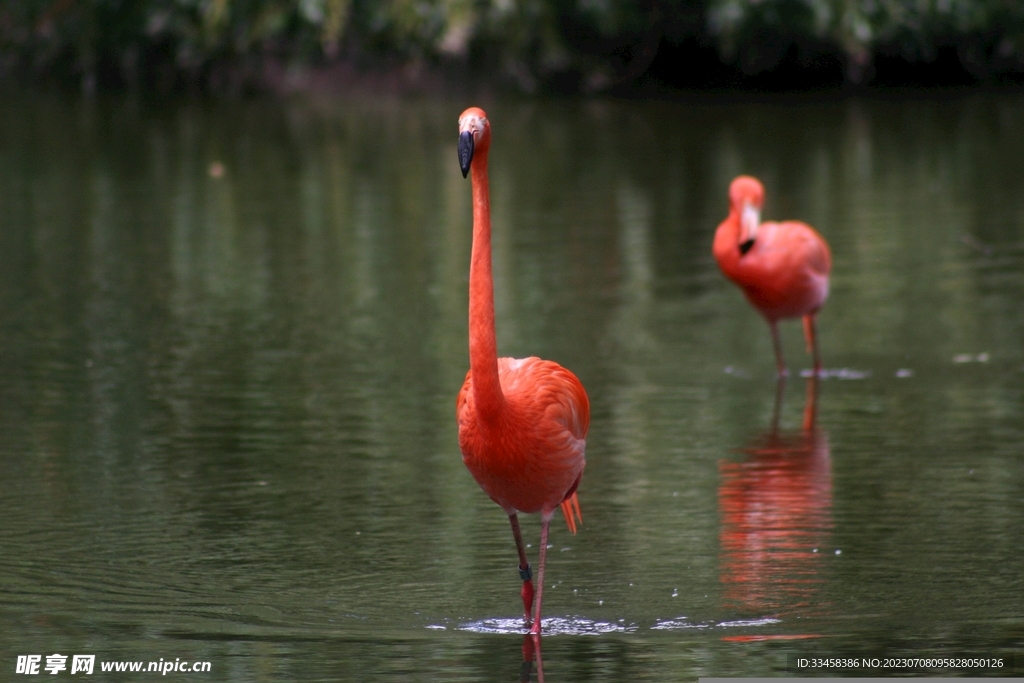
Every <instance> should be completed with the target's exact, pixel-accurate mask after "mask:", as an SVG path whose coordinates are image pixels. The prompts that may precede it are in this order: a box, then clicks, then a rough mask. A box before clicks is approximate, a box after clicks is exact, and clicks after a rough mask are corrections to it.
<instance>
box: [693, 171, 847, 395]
mask: <svg viewBox="0 0 1024 683" xmlns="http://www.w3.org/2000/svg"><path fill="white" fill-rule="evenodd" d="M762 206H764V186H763V185H761V181H759V180H758V179H757V178H754V177H752V176H747V175H741V176H739V177H737V178H736V179H734V180H733V181H732V184H731V185H729V215H728V217H726V219H725V220H724V221H722V223H721V225H719V226H718V230H716V231H715V242H714V246H713V247H712V251H713V252H714V254H715V260H716V261H718V267H719V268H721V269H722V272H723V273H724V274H725V276H726V277H727V278H729V279H730V280H732V281H733V282H735V283H736V284H737V285H739V287H740V289H742V290H743V293H744V294H745V295H746V297H747V301H749V302H750V303H751V304H752V305H753V306H754V308H756V309H757V310H759V311H760V312H761V315H763V316H764V317H765V318H766V319H767V320H768V326H769V327H771V331H772V343H773V344H774V345H775V364H776V367H777V369H778V374H779V375H780V376H784V375H785V374H786V362H785V360H784V359H783V357H782V344H781V342H780V341H779V330H778V327H777V326H776V323H777V322H778V321H779V320H780V319H782V318H797V317H803V323H804V339H805V340H806V342H807V352H808V353H812V354H813V355H814V374H815V375H818V374H820V372H821V357H820V356H819V355H818V339H817V335H816V330H815V327H816V320H817V314H818V309H820V308H821V307H822V305H823V304H824V303H825V299H826V298H827V297H828V275H829V272H830V271H831V270H832V253H831V252H830V251H829V248H828V243H827V242H825V240H824V238H823V237H822V236H821V235H819V234H818V233H817V232H816V231H815V230H814V228H812V227H811V226H809V225H807V224H806V223H801V222H799V221H784V222H782V223H761V207H762Z"/></svg>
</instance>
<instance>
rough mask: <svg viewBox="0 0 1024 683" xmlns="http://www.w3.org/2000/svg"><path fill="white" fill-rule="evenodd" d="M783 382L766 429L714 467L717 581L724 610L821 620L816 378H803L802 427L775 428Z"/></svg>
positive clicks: (823, 541) (827, 459)
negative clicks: (735, 456)
mask: <svg viewBox="0 0 1024 683" xmlns="http://www.w3.org/2000/svg"><path fill="white" fill-rule="evenodd" d="M784 382H785V380H779V382H778V384H777V385H776V393H775V410H774V414H773V416H772V426H771V430H770V431H768V432H767V433H766V434H764V435H762V436H760V437H758V438H757V439H755V440H754V441H753V442H752V443H751V444H750V445H749V446H747V447H746V448H743V449H740V450H741V451H742V452H744V453H747V454H748V457H747V458H746V459H745V460H744V461H742V462H722V463H721V464H720V465H719V475H720V478H721V484H720V486H719V490H718V506H719V510H720V513H721V516H722V523H721V531H720V539H719V540H720V550H719V552H720V567H721V569H720V571H721V574H720V580H721V582H722V583H723V584H724V586H723V587H724V597H725V605H726V606H727V607H732V608H735V609H740V610H743V611H751V612H757V613H759V614H762V615H763V614H774V615H777V616H781V615H785V614H790V615H792V614H800V615H802V616H811V615H815V614H820V613H821V612H822V611H823V610H822V608H823V605H822V603H821V599H820V597H819V596H818V593H819V591H820V589H821V586H822V584H823V583H824V578H823V577H822V570H823V563H824V561H825V558H824V556H825V554H826V550H827V549H828V548H827V545H828V542H829V539H830V537H831V529H832V467H831V455H830V449H829V443H828V435H827V433H825V432H824V431H822V430H820V429H818V428H817V427H816V426H815V418H816V412H817V391H818V379H817V378H816V377H812V378H810V379H808V380H807V398H806V404H805V407H804V417H803V426H802V428H801V429H800V430H799V431H796V432H788V433H787V432H783V431H780V430H779V415H780V412H781V409H782V394H783V390H784V388H785V383H784Z"/></svg>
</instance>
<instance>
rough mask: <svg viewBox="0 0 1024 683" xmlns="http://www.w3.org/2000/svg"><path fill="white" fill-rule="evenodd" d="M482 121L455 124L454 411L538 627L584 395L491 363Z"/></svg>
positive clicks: (569, 488)
mask: <svg viewBox="0 0 1024 683" xmlns="http://www.w3.org/2000/svg"><path fill="white" fill-rule="evenodd" d="M490 145H491V124H490V122H489V121H488V119H487V114H485V113H484V111H483V110H482V109H479V108H477V107H471V108H469V109H467V110H466V111H464V112H462V115H461V116H460V117H459V148H458V149H459V165H460V166H461V168H462V175H463V177H465V176H466V175H467V174H468V173H470V171H472V174H473V177H472V186H473V249H472V255H471V260H470V267H469V372H468V373H467V374H466V381H465V383H464V384H463V385H462V390H461V391H459V397H458V399H457V401H456V414H457V416H458V421H459V447H460V448H461V449H462V461H463V462H464V463H465V464H466V467H467V468H469V471H470V473H471V474H472V475H473V478H474V479H476V481H477V483H478V484H480V487H481V488H482V489H483V490H484V492H485V493H487V495H488V496H490V497H491V499H492V500H493V501H494V502H495V503H497V504H498V505H500V506H501V507H502V509H503V510H505V512H506V513H507V514H508V518H509V522H510V523H511V524H512V535H513V536H514V537H515V541H516V549H517V550H518V552H519V575H520V578H522V580H523V587H522V591H521V595H522V598H523V612H524V614H525V619H526V621H527V623H529V622H530V614H531V608H532V613H533V625H532V628H531V632H532V633H534V634H539V633H540V629H541V616H540V615H541V597H542V595H543V591H544V563H545V559H546V557H547V547H548V527H549V525H550V522H551V518H552V516H553V515H554V512H555V510H556V509H558V508H559V507H561V509H562V513H563V514H564V515H565V521H566V523H567V524H568V525H569V530H570V531H572V532H573V533H576V521H577V520H579V521H582V517H581V515H580V504H579V499H578V498H577V497H576V487H577V486H579V483H580V479H581V478H582V477H583V467H584V465H585V464H586V462H585V460H584V448H585V446H586V442H585V439H586V436H587V426H588V425H589V423H590V403H589V401H588V399H587V392H586V391H585V390H584V389H583V385H582V384H581V383H580V381H579V380H578V379H576V375H574V374H573V373H572V372H570V371H569V370H566V369H565V368H563V367H562V366H561V365H559V364H558V363H554V362H552V361H547V360H541V359H540V358H536V357H530V358H498V353H497V340H496V334H495V329H494V281H493V279H492V277H491V210H490V199H489V192H488V184H487V154H488V151H489V150H490ZM520 512H526V513H535V512H539V513H540V516H541V535H540V560H539V569H538V571H537V589H536V595H534V587H533V580H532V571H531V569H530V564H529V562H527V559H526V549H525V547H524V545H523V537H522V534H521V533H520V530H519V518H518V513H520Z"/></svg>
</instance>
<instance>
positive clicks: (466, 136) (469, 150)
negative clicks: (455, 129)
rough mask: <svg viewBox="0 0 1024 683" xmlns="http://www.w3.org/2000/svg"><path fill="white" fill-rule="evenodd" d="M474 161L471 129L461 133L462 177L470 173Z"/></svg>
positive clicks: (460, 161) (460, 159)
mask: <svg viewBox="0 0 1024 683" xmlns="http://www.w3.org/2000/svg"><path fill="white" fill-rule="evenodd" d="M472 163H473V134H472V133H470V132H469V131H466V132H464V133H459V168H461V169H462V177H463V178H465V177H466V176H468V175H469V167H470V165H471V164H472Z"/></svg>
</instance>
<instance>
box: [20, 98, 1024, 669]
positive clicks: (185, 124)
mask: <svg viewBox="0 0 1024 683" xmlns="http://www.w3.org/2000/svg"><path fill="white" fill-rule="evenodd" d="M477 103H479V104H482V105H483V106H484V107H485V108H487V110H488V113H489V114H490V117H491V120H492V122H493V126H494V141H493V144H492V151H491V166H492V171H491V187H492V208H493V211H494V230H495V233H494V269H495V277H496V283H495V286H496V306H497V324H498V339H499V351H500V352H501V353H502V355H511V356H524V355H540V356H542V357H546V358H550V359H553V360H557V361H559V362H560V363H562V364H564V365H566V366H567V367H569V368H571V369H573V370H574V371H575V372H576V373H577V375H578V376H579V377H580V379H581V380H582V381H583V383H584V384H585V385H586V387H587V389H588V391H589V394H590V398H591V401H592V410H593V416H592V423H591V430H590V434H589V437H588V452H587V456H588V468H587V471H586V476H585V478H584V480H583V484H582V486H581V488H580V500H581V503H582V508H583V519H584V523H583V526H582V529H581V530H580V533H579V534H578V535H576V536H571V535H569V533H568V532H567V531H566V530H565V528H564V527H563V526H562V525H561V524H560V523H557V524H554V525H552V530H553V531H552V548H551V551H550V553H549V566H548V580H547V583H546V588H547V590H546V591H545V603H544V604H545V608H546V616H548V617H549V621H548V622H547V623H546V628H547V631H548V634H547V635H546V636H545V637H544V639H543V641H542V647H543V665H544V674H545V676H546V680H548V681H623V680H651V681H670V680H677V681H692V680H695V679H696V678H697V677H698V676H707V675H719V676H723V675H756V674H760V675H783V674H785V673H786V672H787V671H788V669H787V666H788V665H789V664H788V662H789V661H790V659H789V658H792V657H793V656H796V655H802V656H807V655H815V656H822V655H829V656H857V657H885V656H907V655H912V656H954V655H968V654H970V655H981V656H1000V657H1004V658H1009V657H1012V656H1013V655H1014V654H1016V656H1017V657H1018V660H1017V661H1018V665H1019V668H1018V670H1017V673H1018V674H1020V673H1021V672H1022V671H1024V657H1022V655H1024V523H1022V520H1024V389H1022V386H1024V341H1022V340H1024V308H1022V301H1024V96H1022V95H1020V94H1013V93H1002V94H971V95H965V96H959V97H930V98H929V97H925V98H903V99H889V100H881V99H875V100H872V99H865V100H858V99H847V100H840V101H819V100H805V99H780V100H763V101H745V102H737V101H732V100H716V99H706V100H704V99H694V100H692V101H686V102H675V103H657V102H614V101H589V102H574V101H556V102H543V101H535V102H522V101H502V100H498V101H490V100H487V101H482V102H477ZM468 104H470V102H464V101H454V100H452V101H446V100H424V101H400V100H386V99H381V100H378V101H360V102H350V101H331V102H290V103H289V102H285V103H280V102H278V103H273V102H245V103H223V104H198V103H181V104H178V105H175V106H170V107H161V108H156V107H152V106H149V105H146V104H143V103H139V102H135V101H131V100H113V101H100V102H92V103H83V102H75V101H62V100H60V99H58V98H55V97H48V96H36V97H19V98H12V97H7V98H5V100H4V101H3V103H2V104H0V519H2V520H3V521H2V523H0V680H15V679H17V680H24V679H23V678H22V677H21V676H18V675H16V674H15V668H16V664H15V662H16V659H17V656H18V655H26V654H39V655H42V656H43V660H42V663H43V665H45V664H46V656H47V655H51V654H54V653H61V654H65V655H73V654H94V655H96V657H97V664H96V669H97V673H100V672H99V663H98V662H101V661H114V660H143V661H147V662H148V661H156V660H159V659H161V658H162V659H164V660H165V661H173V660H176V659H181V660H188V661H195V660H199V661H209V662H210V663H211V671H210V672H209V673H206V674H183V673H171V674H169V676H170V678H177V679H179V680H216V681H284V680H294V681H300V680H301V681H335V680H338V681H342V680H344V681H348V680H360V681H395V680H403V681H436V680H444V681H502V680H508V681H513V680H519V678H520V676H521V674H522V666H521V665H522V661H523V658H524V651H523V645H524V644H523V640H522V636H521V635H519V623H518V622H517V615H519V614H520V609H521V602H520V600H519V596H518V593H519V586H520V582H519V580H518V574H517V572H516V570H515V563H516V558H515V549H514V546H513V543H512V538H511V534H510V532H509V528H508V521H507V518H506V517H505V515H504V514H503V513H502V512H501V510H500V509H499V508H498V507H497V506H496V505H494V504H493V503H492V502H491V501H490V500H489V499H487V497H486V496H485V495H484V494H483V493H482V492H481V491H480V489H479V488H478V487H477V485H476V483H475V482H474V481H473V480H472V478H471V477H470V475H469V474H468V472H467V471H466V470H465V468H464V467H463V465H462V462H461V457H460V454H459V450H458V445H457V441H456V426H455V418H454V402H455V394H456V392H457V391H458V389H459V387H460V386H461V383H462V379H463V377H464V375H465V372H466V369H467V365H468V359H467V343H466V337H467V325H466V305H467V291H466V290H467V274H468V265H469V249H470V227H471V226H470V220H471V217H470V187H469V182H468V181H466V180H464V179H463V178H462V177H461V174H460V172H459V168H458V163H457V160H456V141H457V128H456V118H457V116H458V114H459V112H460V111H461V110H462V109H463V108H464V107H465V106H467V105H468ZM742 172H745V173H752V174H755V175H757V176H759V177H760V178H761V179H762V180H763V181H764V183H765V186H766V188H767V195H768V198H767V203H766V206H765V211H764V216H765V218H766V219H780V218H801V219H803V220H806V221H808V222H810V223H812V224H813V225H815V226H816V227H817V228H818V229H819V230H820V232H821V233H822V234H823V235H824V236H825V237H826V238H827V239H828V240H829V242H830V243H831V246H832V250H833V254H834V271H833V279H832V295H831V298H830V300H829V301H828V303H827V304H826V306H825V308H824V309H823V312H822V314H821V316H820V318H819V332H820V341H821V347H822V353H823V357H824V361H825V366H826V369H827V372H826V375H827V376H826V378H825V379H823V380H822V381H820V382H819V383H817V384H816V385H815V384H813V383H811V382H809V381H808V380H806V379H804V378H803V377H801V376H800V370H801V369H803V368H807V367H808V366H809V359H808V356H807V355H805V353H804V350H803V348H802V340H801V334H800V330H799V325H798V324H796V323H788V324H785V325H784V326H783V344H784V346H785V348H786V352H787V357H788V361H789V364H790V367H791V369H792V374H791V377H790V379H789V381H788V382H786V383H785V384H783V385H779V386H777V385H776V383H775V380H774V360H773V356H772V350H771V340H770V337H769V334H768V329H767V326H766V325H765V324H764V322H763V321H762V320H761V319H760V318H759V317H758V316H757V315H756V314H755V313H754V312H753V310H752V309H750V307H749V306H748V305H747V303H746V302H745V301H744V299H743V297H742V296H741V294H740V293H739V290H737V289H736V288H735V287H734V286H732V285H731V284H729V283H728V282H726V281H725V280H724V279H723V278H722V277H721V275H720V274H719V272H718V270H717V267H716V265H715V263H714V261H713V259H712V257H711V253H710V245H711V239H712V234H713V231H714V229H715V227H716V225H717V224H718V222H719V221H720V220H721V219H722V218H723V217H724V215H725V213H726V208H727V203H726V188H727V186H728V183H729V180H730V179H731V178H732V177H733V176H735V175H737V174H739V173H742ZM777 397H778V398H779V399H781V400H780V401H779V402H778V403H777ZM773 423H774V426H773ZM557 521H558V520H556V522H557ZM524 533H525V535H526V537H527V540H528V541H530V542H531V545H532V547H531V549H530V550H529V552H530V553H531V555H533V556H535V555H536V550H537V549H536V544H537V539H538V537H539V523H538V522H537V520H536V519H535V518H530V517H527V518H525V519H524ZM69 663H70V660H69ZM44 673H45V671H44ZM875 673H876V674H877V672H875ZM988 673H990V674H991V673H993V672H992V671H989V672H988ZM997 673H998V672H997ZM1003 673H1004V674H1005V673H1008V671H1006V670H1004V671H1003ZM69 674H70V666H69V667H68V670H66V671H63V672H62V673H61V675H62V676H68V675H69ZM104 676H105V678H106V679H108V680H122V681H125V680H134V679H133V678H132V676H131V675H130V674H105V675H104ZM150 676H152V674H150ZM534 676H536V674H534Z"/></svg>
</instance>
